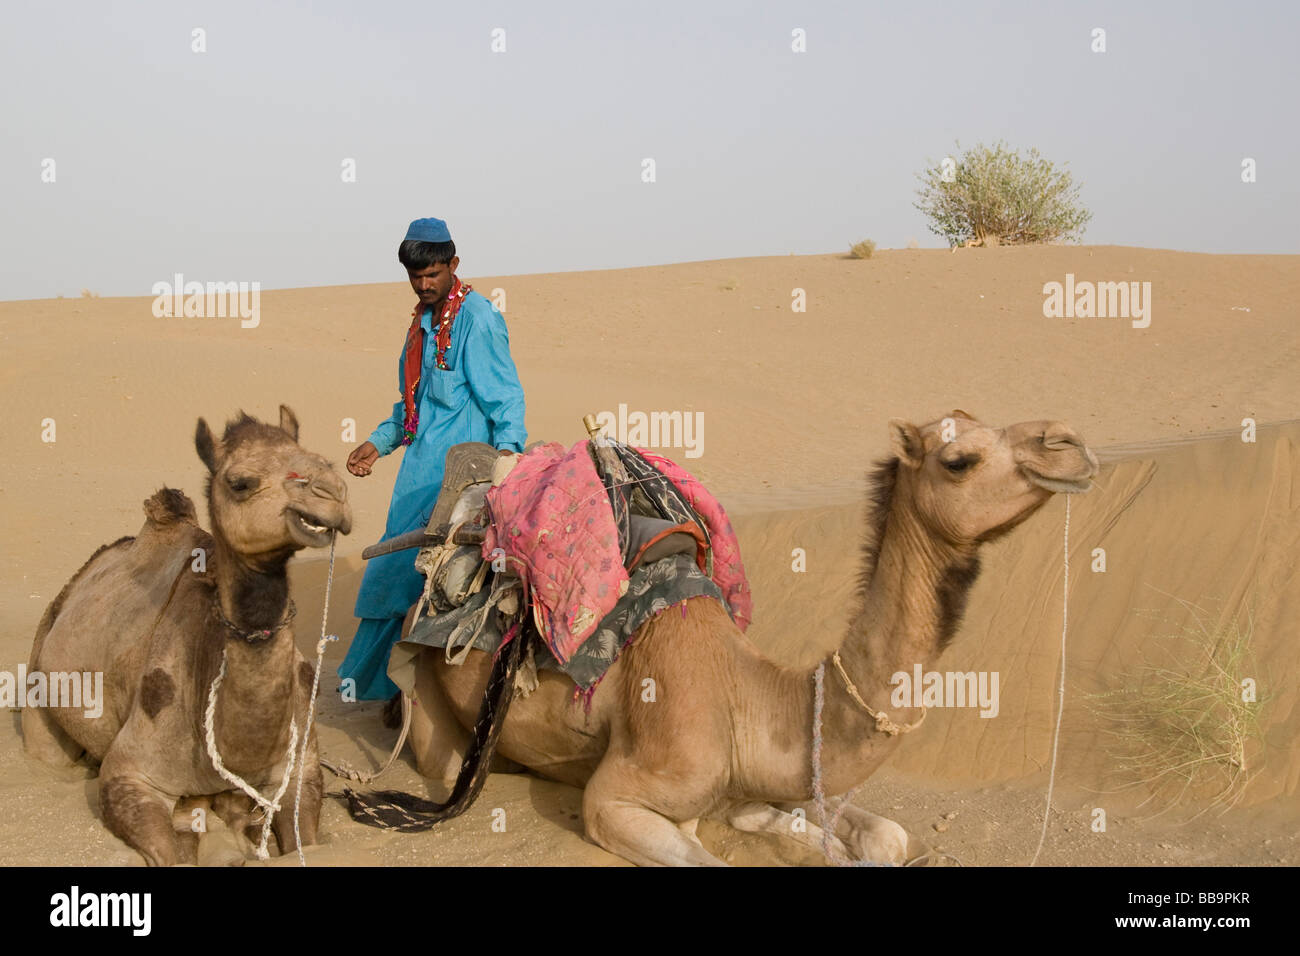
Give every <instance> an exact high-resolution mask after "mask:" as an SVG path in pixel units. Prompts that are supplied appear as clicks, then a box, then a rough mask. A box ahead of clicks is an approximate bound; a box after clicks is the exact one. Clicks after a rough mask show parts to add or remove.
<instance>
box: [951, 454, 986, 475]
mask: <svg viewBox="0 0 1300 956" xmlns="http://www.w3.org/2000/svg"><path fill="white" fill-rule="evenodd" d="M977 461H979V459H978V458H976V457H974V456H973V455H962V456H961V457H960V458H954V459H953V460H952V461H945V462H944V463H943V467H945V468H947V469H948V470H949V471H950V472H952V473H953V474H954V475H960V474H961V473H962V472H964V471H966V470H967V469H968V468H970V466H971V465H973V464H975V463H976V462H977Z"/></svg>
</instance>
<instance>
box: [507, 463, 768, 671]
mask: <svg viewBox="0 0 1300 956" xmlns="http://www.w3.org/2000/svg"><path fill="white" fill-rule="evenodd" d="M637 451H639V452H640V453H641V454H642V455H643V456H644V457H645V459H646V460H647V461H648V462H650V463H651V464H652V465H654V467H656V468H658V469H659V470H660V471H661V472H663V474H664V475H665V476H666V477H667V478H668V479H669V480H670V481H672V483H673V484H674V485H675V486H676V487H677V489H678V490H679V491H680V492H681V493H682V495H683V496H684V497H685V498H686V499H687V501H689V502H690V504H691V507H692V508H694V509H695V512H696V513H697V514H698V515H699V516H700V520H701V521H703V522H704V523H705V524H706V525H707V530H708V532H709V538H710V540H711V542H712V546H713V581H714V583H715V584H717V585H718V587H719V588H720V589H721V590H722V594H723V596H724V597H725V598H726V600H727V603H728V605H729V606H730V608H731V612H732V617H733V618H734V619H735V621H736V624H737V626H738V627H740V629H741V630H742V631H743V630H745V628H747V627H748V626H749V622H750V619H751V617H752V615H753V600H752V598H751V596H750V592H749V583H748V582H747V581H746V579H745V567H744V565H743V564H742V563H741V560H740V544H739V542H738V541H737V540H736V534H735V532H734V531H733V530H732V528H731V522H730V521H729V520H727V514H726V512H725V511H724V510H723V509H722V505H720V504H719V503H718V501H717V499H715V498H714V497H713V496H712V495H711V494H709V492H708V491H707V490H706V489H705V488H704V486H703V485H701V484H700V483H699V482H698V481H697V480H696V479H695V478H694V477H693V476H692V475H691V474H690V473H689V472H687V471H686V470H685V469H684V468H682V467H681V466H680V465H678V464H676V463H675V462H673V461H670V460H669V459H667V458H662V457H660V456H659V455H652V454H650V453H649V452H647V451H644V450H642V449H637ZM487 503H488V509H489V511H490V512H491V515H492V521H491V523H490V527H489V528H488V531H487V537H486V538H485V540H484V542H483V557H484V558H488V559H490V558H491V557H492V554H493V552H494V551H495V550H496V549H497V548H500V549H502V551H504V553H505V555H506V557H507V559H508V560H509V561H510V564H511V568H512V570H514V571H515V573H517V574H518V575H519V576H520V578H521V579H522V580H523V583H524V587H526V588H527V589H528V593H529V595H530V599H531V600H532V602H533V603H534V604H535V605H536V607H537V609H538V611H539V618H540V620H541V624H542V630H543V634H542V636H543V638H544V639H545V640H546V642H547V644H548V645H549V646H550V649H551V653H553V654H554V655H555V657H556V659H557V660H558V661H560V663H565V662H567V661H568V660H569V658H570V657H571V656H572V655H573V653H574V652H575V651H576V650H577V649H578V648H579V647H580V646H581V645H582V642H583V641H585V640H586V639H587V638H588V637H590V636H591V634H592V632H593V631H595V629H596V625H597V624H599V623H600V621H601V620H602V619H603V618H604V617H605V615H606V614H608V613H609V612H610V611H611V610H613V608H614V605H615V603H617V601H618V599H619V597H620V596H622V594H623V593H624V592H625V591H626V590H627V582H628V577H627V571H625V570H624V568H623V558H622V555H621V553H620V551H619V543H618V529H617V527H616V526H615V523H614V510H613V508H612V507H611V506H610V503H609V495H608V494H607V493H606V491H605V486H604V484H603V483H602V482H601V480H600V476H599V475H598V474H597V472H596V466H595V463H594V462H593V461H592V460H591V455H590V453H589V452H588V451H587V442H585V441H581V442H578V443H577V444H576V445H574V446H573V447H572V448H570V449H569V450H567V451H566V450H565V449H564V446H563V445H560V444H558V443H555V442H552V443H551V444H548V445H543V446H541V447H540V448H536V449H534V450H533V451H531V452H529V453H528V454H527V455H524V456H523V457H522V458H521V459H520V460H519V461H518V462H517V463H516V465H515V467H514V469H513V470H512V471H511V472H510V475H509V477H507V478H506V480H505V481H504V482H502V483H501V484H500V485H499V486H498V487H496V488H493V489H492V490H491V491H489V492H488V494H487Z"/></svg>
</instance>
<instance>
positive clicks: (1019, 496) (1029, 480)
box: [889, 409, 1098, 546]
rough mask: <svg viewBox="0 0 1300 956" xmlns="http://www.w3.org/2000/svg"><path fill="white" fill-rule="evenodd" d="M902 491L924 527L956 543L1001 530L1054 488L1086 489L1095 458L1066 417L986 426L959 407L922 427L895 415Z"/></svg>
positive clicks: (893, 438) (892, 434)
mask: <svg viewBox="0 0 1300 956" xmlns="http://www.w3.org/2000/svg"><path fill="white" fill-rule="evenodd" d="M889 430H890V439H891V441H892V444H893V451H894V454H895V455H896V456H897V458H898V475H897V482H898V487H899V491H900V492H903V493H905V494H907V496H908V498H909V500H910V501H911V502H912V507H913V509H914V510H915V512H916V514H917V516H918V517H919V518H920V520H921V522H922V523H923V524H924V526H925V527H927V528H928V529H929V531H930V532H932V533H933V534H936V535H938V536H939V537H941V538H943V539H944V540H946V541H948V542H949V543H951V544H954V545H959V546H961V545H968V544H978V543H980V542H984V541H989V540H992V539H994V538H997V537H1000V536H1001V535H1003V534H1005V533H1006V532H1007V531H1010V530H1011V529H1012V528H1014V527H1015V526H1016V525H1018V524H1020V522H1022V521H1024V520H1025V519H1026V518H1028V517H1029V516H1030V515H1031V514H1033V513H1034V512H1035V511H1037V510H1038V509H1039V508H1041V507H1042V506H1043V504H1044V503H1045V502H1046V501H1047V500H1048V499H1049V498H1050V497H1051V496H1052V495H1053V494H1055V493H1057V492H1064V493H1066V494H1073V493H1077V492H1083V491H1087V490H1088V489H1089V488H1090V487H1091V481H1090V479H1091V478H1092V477H1093V476H1094V475H1096V474H1097V471H1098V465H1097V459H1096V457H1095V456H1094V455H1093V453H1092V452H1091V451H1089V450H1088V446H1087V445H1085V444H1084V443H1083V439H1082V438H1080V437H1079V435H1078V434H1076V433H1075V431H1074V430H1073V429H1071V428H1070V427H1069V426H1068V425H1065V424H1063V423H1062V422H1054V421H1037V422H1020V423H1019V424H1017V425H1008V426H1007V427H1006V428H993V427H991V426H989V425H984V424H982V423H980V422H978V421H976V420H975V419H974V418H972V417H971V416H970V415H968V414H967V413H966V412H963V411H961V410H960V409H957V410H954V411H953V412H951V413H950V414H948V415H947V416H945V418H943V419H939V420H938V421H934V422H931V423H929V424H927V425H923V426H921V427H919V428H918V427H917V426H916V425H913V424H911V423H910V422H906V421H903V420H901V419H894V420H892V421H891V422H890V423H889Z"/></svg>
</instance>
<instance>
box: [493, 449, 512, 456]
mask: <svg viewBox="0 0 1300 956" xmlns="http://www.w3.org/2000/svg"><path fill="white" fill-rule="evenodd" d="M514 453H515V452H514V449H512V448H498V449H497V457H498V458H504V457H505V456H506V455H513V454H514Z"/></svg>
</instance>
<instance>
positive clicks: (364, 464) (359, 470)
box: [348, 441, 379, 478]
mask: <svg viewBox="0 0 1300 956" xmlns="http://www.w3.org/2000/svg"><path fill="white" fill-rule="evenodd" d="M378 460H379V449H378V448H376V447H375V446H374V445H372V444H371V443H370V442H368V441H363V442H362V443H361V444H360V445H358V446H357V447H356V448H354V449H353V450H352V454H350V455H348V471H350V472H352V474H354V475H356V476H357V477H358V478H364V477H366V475H368V474H370V469H371V468H372V467H373V466H374V464H375V462H377V461H378Z"/></svg>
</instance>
